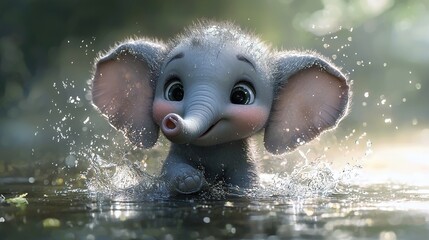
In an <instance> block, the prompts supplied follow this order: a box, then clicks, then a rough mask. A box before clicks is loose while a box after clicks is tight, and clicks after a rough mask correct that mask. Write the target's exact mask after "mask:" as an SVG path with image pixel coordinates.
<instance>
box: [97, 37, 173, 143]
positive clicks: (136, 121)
mask: <svg viewBox="0 0 429 240" xmlns="http://www.w3.org/2000/svg"><path fill="white" fill-rule="evenodd" d="M164 52H165V47H164V45H162V44H161V43H155V42H150V41H144V40H139V41H133V40H130V41H128V42H125V43H122V44H120V45H118V46H117V47H116V48H114V49H112V50H111V51H110V52H109V53H107V54H106V55H105V56H102V57H101V58H99V59H98V61H97V62H96V64H95V73H94V75H93V78H92V89H91V90H92V92H91V93H92V102H93V104H94V105H95V107H96V108H98V109H99V110H100V111H101V113H102V114H103V115H105V116H106V117H107V118H108V120H109V122H110V123H111V125H113V127H115V128H116V129H119V130H121V131H123V132H124V134H125V135H126V136H127V137H128V139H130V141H131V142H132V143H133V144H135V145H137V146H139V147H145V148H150V147H152V146H153V145H154V144H155V143H156V141H157V139H158V134H159V127H158V126H157V125H156V124H155V122H154V121H153V120H152V104H153V95H154V88H155V79H156V77H157V76H156V73H157V72H158V68H159V65H160V64H159V63H160V61H161V59H162V56H163V53H164Z"/></svg>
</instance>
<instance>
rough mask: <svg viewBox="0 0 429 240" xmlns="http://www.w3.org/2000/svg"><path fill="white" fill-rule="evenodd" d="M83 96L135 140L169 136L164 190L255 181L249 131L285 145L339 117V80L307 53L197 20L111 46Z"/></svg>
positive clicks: (342, 102)
mask: <svg viewBox="0 0 429 240" xmlns="http://www.w3.org/2000/svg"><path fill="white" fill-rule="evenodd" d="M94 72H95V73H94V75H93V78H92V101H93V104H94V105H95V107H97V108H98V109H99V110H100V112H101V113H102V114H103V115H105V116H106V117H107V118H108V119H109V122H110V123H111V124H112V125H113V126H114V127H115V128H116V129H119V130H121V131H123V132H124V134H125V135H126V136H127V138H128V139H129V140H130V141H131V142H132V143H133V144H135V145H137V146H139V147H143V148H150V147H152V146H153V145H154V144H155V143H156V141H157V139H158V135H159V129H161V131H162V133H163V134H164V135H165V137H167V138H168V139H169V140H170V141H171V148H170V151H169V154H168V156H167V159H166V160H165V162H164V165H163V168H162V175H161V177H162V179H163V180H165V182H166V183H167V186H168V187H169V190H170V191H171V193H172V194H192V193H196V192H198V191H200V190H201V189H202V188H203V187H205V186H207V184H219V183H221V184H223V186H225V187H239V188H241V189H243V188H244V189H246V188H251V187H253V186H255V185H256V184H257V182H258V174H257V171H256V163H255V161H254V159H253V158H252V154H251V153H252V152H251V151H250V149H249V141H248V140H249V137H251V136H252V135H254V134H255V133H258V132H261V131H262V130H263V131H264V134H265V135H264V145H265V148H266V149H267V150H268V151H269V152H270V153H273V154H281V153H284V152H287V151H291V150H293V149H295V148H296V147H298V146H300V145H302V144H304V143H306V142H309V141H310V140H312V139H314V138H315V137H317V136H318V135H319V134H320V133H322V132H323V131H325V130H328V129H331V128H333V127H335V126H336V125H337V124H338V122H339V121H340V120H341V119H342V118H343V117H344V116H345V115H346V112H347V109H348V105H349V96H350V95H351V94H350V91H349V86H348V83H347V79H346V77H345V76H344V75H343V74H342V73H341V72H340V70H338V68H336V67H335V66H334V65H332V64H331V63H330V62H329V61H328V60H326V59H324V58H322V57H321V56H319V55H317V54H315V53H313V52H294V51H292V52H289V51H275V50H272V49H270V48H269V47H268V46H267V45H265V44H264V43H263V42H262V41H261V40H259V39H258V38H257V37H255V36H253V35H251V34H248V33H246V32H244V31H242V30H241V29H240V28H238V27H236V26H233V25H232V24H230V23H214V22H202V23H199V24H195V25H194V26H192V27H190V28H189V29H187V30H186V31H185V33H184V34H182V35H179V36H178V37H176V38H174V39H173V40H170V41H169V42H168V43H163V42H160V41H153V40H148V39H136V40H132V39H131V40H128V41H125V42H123V43H120V44H119V45H118V46H116V47H115V48H114V49H112V50H111V51H109V52H108V53H107V54H105V55H104V56H101V57H100V58H99V59H97V61H96V64H95V71H94Z"/></svg>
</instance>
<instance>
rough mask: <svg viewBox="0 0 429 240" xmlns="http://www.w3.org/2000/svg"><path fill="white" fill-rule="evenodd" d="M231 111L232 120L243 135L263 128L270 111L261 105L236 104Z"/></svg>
mask: <svg viewBox="0 0 429 240" xmlns="http://www.w3.org/2000/svg"><path fill="white" fill-rule="evenodd" d="M229 113H230V114H229V116H230V119H231V122H232V123H233V124H234V126H235V127H236V129H237V130H238V131H239V132H240V134H243V135H248V134H252V133H254V132H256V131H258V130H260V129H261V128H263V127H264V126H265V123H266V122H267V119H268V116H269V111H268V110H267V109H266V108H265V107H261V106H234V107H233V108H231V109H230V111H229Z"/></svg>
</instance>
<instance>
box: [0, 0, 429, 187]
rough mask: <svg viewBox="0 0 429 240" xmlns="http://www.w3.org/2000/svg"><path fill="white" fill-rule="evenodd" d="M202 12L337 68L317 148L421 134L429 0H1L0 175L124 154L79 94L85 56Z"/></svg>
mask: <svg viewBox="0 0 429 240" xmlns="http://www.w3.org/2000/svg"><path fill="white" fill-rule="evenodd" d="M201 18H205V19H213V20H222V21H223V20H228V21H233V22H235V23H236V24H238V25H240V26H241V27H242V28H244V29H248V30H250V31H252V32H254V33H256V34H257V35H259V36H260V37H261V38H262V39H263V40H264V41H266V42H268V43H270V44H272V46H273V47H274V48H278V49H313V50H316V51H318V52H320V53H322V54H324V55H326V56H328V57H330V58H331V59H332V60H333V61H334V62H335V63H336V64H337V65H339V66H341V67H343V69H344V71H345V72H347V73H348V74H349V77H350V79H351V80H353V93H354V95H353V104H352V108H351V109H352V111H351V113H350V115H349V116H348V117H347V118H346V120H345V121H344V122H343V123H342V124H341V126H340V127H339V128H338V129H337V131H336V132H335V134H331V136H330V137H328V138H327V139H328V140H327V142H326V143H325V146H326V145H329V147H331V148H336V144H338V143H340V147H342V148H346V149H348V150H347V151H352V150H353V149H355V148H356V149H360V147H359V146H357V145H358V144H359V143H358V142H359V140H360V139H362V137H364V138H365V139H364V143H363V145H365V142H366V146H364V147H363V148H367V147H368V145H374V144H376V143H377V142H383V143H386V142H387V143H389V141H395V139H406V140H405V141H409V142H413V139H412V138H416V136H419V137H422V136H423V138H424V139H423V140H422V141H424V142H425V143H427V142H429V141H428V139H429V137H428V136H429V133H428V130H427V129H428V128H429V119H428V117H429V94H428V93H427V92H428V91H429V79H428V78H429V77H428V76H429V24H428V23H429V2H428V1H421V0H403V1H399V0H396V1H395V0H314V1H298V0H269V1H260V0H238V1H229V0H221V1H196V0H195V1H188V0H187V1H131V0H121V1H110V0H95V1H83V0H82V1H79V0H73V1H72V0H64V1H56V0H27V1H24V0H22V1H20V0H17V1H0V152H1V154H0V177H3V178H5V177H8V176H14V177H25V178H27V177H35V178H36V179H56V177H57V176H58V175H59V174H63V175H64V174H66V175H67V174H70V173H73V174H75V173H76V174H77V173H79V172H81V171H84V170H85V169H86V167H87V166H88V159H87V158H90V157H91V154H92V153H97V152H98V153H102V152H108V153H109V154H110V155H109V156H110V157H114V156H116V155H115V154H114V152H115V149H118V150H119V153H118V154H121V152H122V154H123V152H124V151H123V149H124V147H123V146H122V145H123V144H122V142H123V141H121V136H120V135H119V134H117V133H116V132H115V131H113V130H112V129H111V127H110V126H109V125H108V124H107V122H106V121H105V120H104V119H103V118H101V117H100V116H99V115H98V113H97V112H96V111H95V110H93V109H92V107H91V105H90V102H89V101H88V97H87V91H88V84H87V81H88V79H90V77H91V71H92V64H93V59H94V58H95V57H96V56H97V54H98V53H99V52H100V51H103V50H107V49H109V47H110V46H112V45H113V44H114V43H115V42H118V41H121V40H123V39H125V38H127V37H129V36H137V37H138V36H148V37H150V38H158V39H161V40H167V39H168V38H170V37H172V36H174V35H175V34H178V33H180V32H181V31H182V29H183V28H184V27H186V26H188V25H190V24H192V23H193V22H195V21H197V20H198V19H201ZM332 139H336V140H335V141H333V140H332ZM89 148H91V149H90V150H89ZM159 148H160V149H162V148H163V147H162V145H161V146H160V147H159ZM129 151H138V150H135V149H132V148H129ZM160 151H162V150H160ZM362 151H364V150H362ZM152 154H157V152H156V150H154V152H153V153H152ZM363 154H364V153H363ZM136 155H137V156H140V155H139V154H136ZM64 169H68V170H67V171H64ZM70 169H71V170H70ZM73 174H71V175H73ZM49 181H51V180H48V183H49Z"/></svg>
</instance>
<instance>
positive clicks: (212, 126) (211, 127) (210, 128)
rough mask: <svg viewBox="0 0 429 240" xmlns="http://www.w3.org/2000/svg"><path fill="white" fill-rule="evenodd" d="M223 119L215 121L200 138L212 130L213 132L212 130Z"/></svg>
mask: <svg viewBox="0 0 429 240" xmlns="http://www.w3.org/2000/svg"><path fill="white" fill-rule="evenodd" d="M220 121H221V120H219V121H217V122H215V123H214V124H213V125H211V126H210V127H209V129H207V131H205V132H204V133H203V134H201V136H200V137H199V138H202V137H205V136H206V135H208V134H209V133H210V132H211V130H213V128H214V127H215V126H216V125H217V124H218V123H219V122H220Z"/></svg>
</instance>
